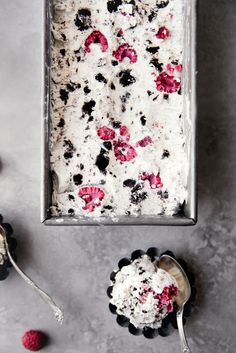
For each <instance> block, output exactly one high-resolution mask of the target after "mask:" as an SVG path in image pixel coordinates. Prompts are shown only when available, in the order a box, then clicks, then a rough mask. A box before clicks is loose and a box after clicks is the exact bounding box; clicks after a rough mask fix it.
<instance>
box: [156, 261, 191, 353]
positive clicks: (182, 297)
mask: <svg viewBox="0 0 236 353" xmlns="http://www.w3.org/2000/svg"><path fill="white" fill-rule="evenodd" d="M159 267H160V268H162V269H163V270H165V271H167V272H169V273H170V275H171V276H173V277H174V278H175V280H176V282H177V284H178V288H179V293H178V295H177V296H176V298H175V302H176V304H177V306H178V311H177V324H178V330H179V337H180V341H181V346H182V352H183V353H191V351H190V348H189V345H188V343H187V340H186V336H185V332H184V326H183V311H184V305H185V304H186V303H187V301H188V300H189V298H190V295H191V287H190V284H189V280H188V277H187V275H186V273H185V272H184V270H183V269H182V267H181V266H180V264H179V263H178V262H177V261H176V260H175V259H174V258H173V257H171V256H169V255H162V256H161V257H160V260H159Z"/></svg>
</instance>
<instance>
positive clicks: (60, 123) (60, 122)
mask: <svg viewBox="0 0 236 353" xmlns="http://www.w3.org/2000/svg"><path fill="white" fill-rule="evenodd" d="M57 126H58V127H61V128H63V127H64V126H65V120H64V119H63V118H61V119H60V121H59V123H58V124H57Z"/></svg>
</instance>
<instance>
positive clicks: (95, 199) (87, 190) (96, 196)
mask: <svg viewBox="0 0 236 353" xmlns="http://www.w3.org/2000/svg"><path fill="white" fill-rule="evenodd" d="M78 196H79V197H80V198H81V199H83V200H84V202H85V206H84V207H83V210H89V212H93V211H94V210H95V208H96V207H98V206H100V205H101V202H100V201H101V200H103V198H104V196H105V193H104V191H103V190H102V189H100V188H98V187H96V186H88V187H83V188H81V189H80V191H79V193H78Z"/></svg>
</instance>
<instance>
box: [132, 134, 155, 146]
mask: <svg viewBox="0 0 236 353" xmlns="http://www.w3.org/2000/svg"><path fill="white" fill-rule="evenodd" d="M151 143H153V141H152V139H151V137H150V136H146V137H144V138H143V139H142V140H140V141H138V142H137V143H136V145H135V147H146V146H148V145H150V144H151Z"/></svg>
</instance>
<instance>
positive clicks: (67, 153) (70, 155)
mask: <svg viewBox="0 0 236 353" xmlns="http://www.w3.org/2000/svg"><path fill="white" fill-rule="evenodd" d="M72 157H73V152H70V151H68V152H65V153H64V158H65V159H70V158H72Z"/></svg>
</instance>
